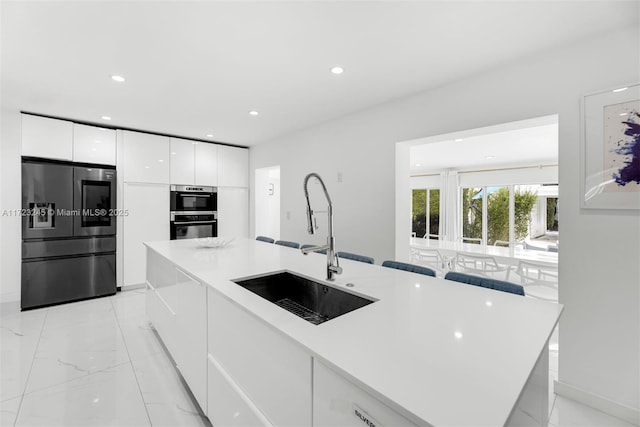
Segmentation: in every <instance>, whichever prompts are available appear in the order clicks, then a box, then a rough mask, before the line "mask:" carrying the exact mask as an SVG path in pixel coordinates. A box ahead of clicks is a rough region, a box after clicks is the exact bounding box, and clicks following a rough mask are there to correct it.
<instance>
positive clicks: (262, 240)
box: [256, 236, 274, 243]
mask: <svg viewBox="0 0 640 427" xmlns="http://www.w3.org/2000/svg"><path fill="white" fill-rule="evenodd" d="M256 240H259V241H261V242H267V243H273V242H274V240H273V239H272V238H271V237H267V236H258V237H256Z"/></svg>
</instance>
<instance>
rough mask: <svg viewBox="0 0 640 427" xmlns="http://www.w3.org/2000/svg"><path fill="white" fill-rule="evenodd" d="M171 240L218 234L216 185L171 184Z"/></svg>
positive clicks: (215, 235)
mask: <svg viewBox="0 0 640 427" xmlns="http://www.w3.org/2000/svg"><path fill="white" fill-rule="evenodd" d="M170 190H171V193H170V194H171V199H170V205H171V213H170V214H171V218H170V236H171V240H179V239H193V238H198V237H217V236H218V212H217V210H218V192H217V188H216V187H208V186H195V185H172V186H171V189H170Z"/></svg>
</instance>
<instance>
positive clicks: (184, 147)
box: [170, 138, 197, 185]
mask: <svg viewBox="0 0 640 427" xmlns="http://www.w3.org/2000/svg"><path fill="white" fill-rule="evenodd" d="M196 143H197V142H196V141H190V140H188V139H180V138H171V157H170V160H171V184H176V185H193V184H195V183H196V182H195V177H196V167H195V166H196V164H195V161H196V151H195V145H196Z"/></svg>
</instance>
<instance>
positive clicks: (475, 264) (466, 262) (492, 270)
mask: <svg viewBox="0 0 640 427" xmlns="http://www.w3.org/2000/svg"><path fill="white" fill-rule="evenodd" d="M455 269H456V270H458V271H461V272H464V273H472V274H479V275H481V276H492V275H494V274H496V273H502V272H504V273H505V277H504V278H505V280H509V272H510V271H511V266H510V265H500V264H498V261H496V259H495V258H494V257H492V256H491V255H478V254H471V253H468V252H458V253H457V254H456V259H455Z"/></svg>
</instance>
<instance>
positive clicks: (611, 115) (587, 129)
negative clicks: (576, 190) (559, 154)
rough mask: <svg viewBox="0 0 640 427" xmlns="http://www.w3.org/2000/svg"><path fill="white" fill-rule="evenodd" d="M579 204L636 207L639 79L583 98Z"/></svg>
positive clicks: (639, 194)
mask: <svg viewBox="0 0 640 427" xmlns="http://www.w3.org/2000/svg"><path fill="white" fill-rule="evenodd" d="M581 131H582V132H581V133H582V135H581V136H582V147H581V148H582V150H581V160H582V183H581V184H582V190H583V191H582V195H583V197H582V207H583V208H590V209H640V83H637V84H631V85H625V86H620V87H617V88H613V89H609V90H603V91H600V92H597V93H592V94H588V95H585V96H584V97H583V99H582V129H581Z"/></svg>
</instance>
